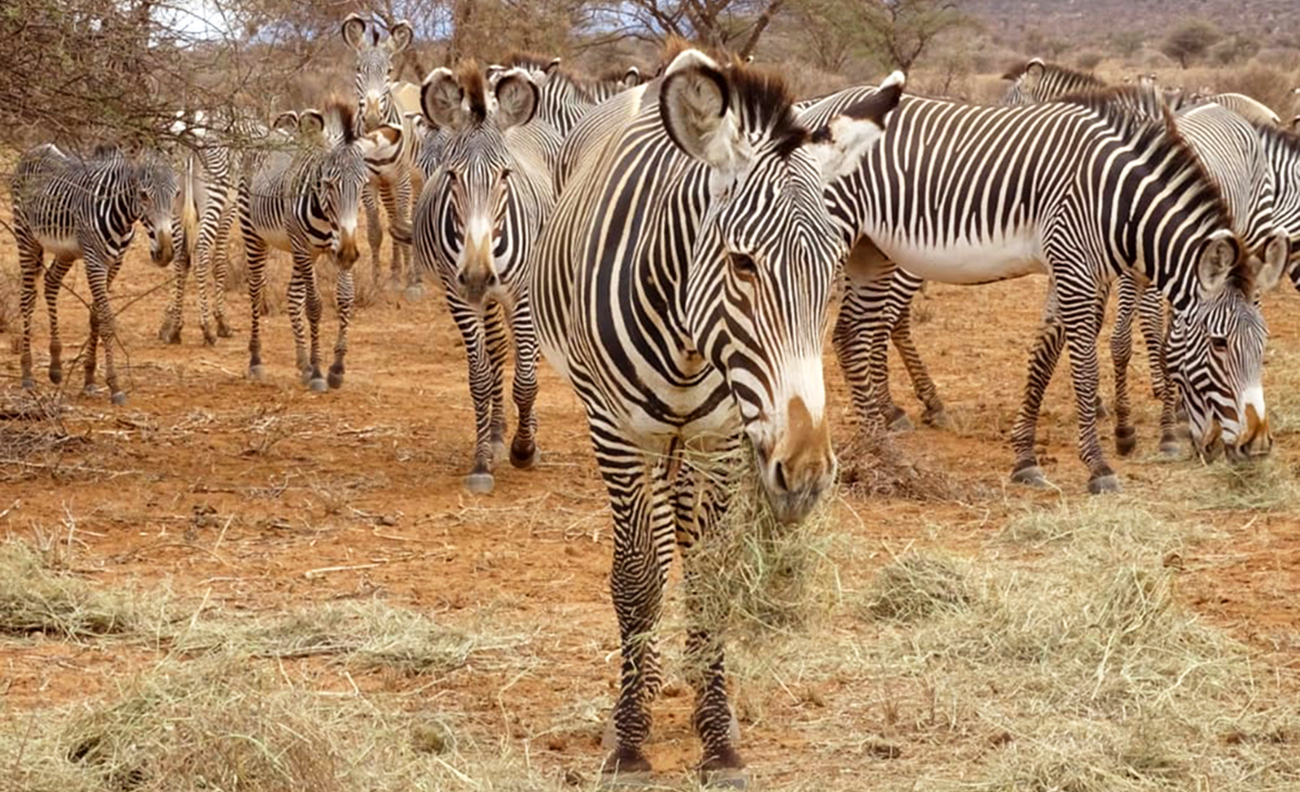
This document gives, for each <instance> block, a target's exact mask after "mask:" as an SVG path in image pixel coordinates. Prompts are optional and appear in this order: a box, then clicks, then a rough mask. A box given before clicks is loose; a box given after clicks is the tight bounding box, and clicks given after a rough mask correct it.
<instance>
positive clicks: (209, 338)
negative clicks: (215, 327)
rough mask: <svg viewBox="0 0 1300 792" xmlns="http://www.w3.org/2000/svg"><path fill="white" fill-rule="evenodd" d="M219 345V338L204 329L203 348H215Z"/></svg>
mask: <svg viewBox="0 0 1300 792" xmlns="http://www.w3.org/2000/svg"><path fill="white" fill-rule="evenodd" d="M216 345H217V336H216V334H215V333H213V332H212V331H211V330H209V329H207V328H206V327H205V328H203V346H206V347H214V346H216Z"/></svg>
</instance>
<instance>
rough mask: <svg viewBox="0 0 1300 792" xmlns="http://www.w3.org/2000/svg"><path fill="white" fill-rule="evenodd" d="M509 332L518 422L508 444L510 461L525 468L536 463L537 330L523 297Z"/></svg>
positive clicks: (512, 393)
mask: <svg viewBox="0 0 1300 792" xmlns="http://www.w3.org/2000/svg"><path fill="white" fill-rule="evenodd" d="M510 331H511V335H513V336H514V340H515V380H514V382H513V383H512V384H511V387H510V395H511V396H512V397H514V400H515V409H516V410H518V412H519V423H518V424H517V425H516V427H515V437H514V440H513V441H512V442H511V443H510V464H512V465H514V466H515V467H517V468H522V469H527V468H531V467H532V466H533V465H535V464H537V413H536V411H535V410H534V409H533V407H534V405H535V403H536V401H537V354H538V352H537V331H536V329H535V328H534V327H533V312H532V308H531V306H530V305H529V303H528V301H527V299H524V300H520V301H519V302H518V303H516V304H515V307H514V311H512V313H511V321H510Z"/></svg>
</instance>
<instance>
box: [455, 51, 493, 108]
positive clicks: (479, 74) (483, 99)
mask: <svg viewBox="0 0 1300 792" xmlns="http://www.w3.org/2000/svg"><path fill="white" fill-rule="evenodd" d="M456 82H457V83H458V84H459V85H460V88H461V90H462V91H464V92H465V103H466V104H467V105H468V106H469V112H470V114H471V115H472V116H473V117H474V121H475V122H476V123H482V122H483V120H484V119H486V118H487V80H486V79H485V78H484V76H483V69H482V68H481V67H480V66H479V63H478V61H476V60H474V59H473V58H467V59H466V60H463V61H461V62H460V65H459V66H457V67H456Z"/></svg>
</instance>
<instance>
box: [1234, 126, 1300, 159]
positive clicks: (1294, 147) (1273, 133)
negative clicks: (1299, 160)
mask: <svg viewBox="0 0 1300 792" xmlns="http://www.w3.org/2000/svg"><path fill="white" fill-rule="evenodd" d="M1246 122H1247V123H1248V124H1250V125H1251V126H1252V127H1254V128H1255V132H1256V133H1258V134H1259V135H1261V136H1263V137H1264V138H1266V139H1268V140H1270V141H1272V140H1275V141H1277V142H1279V143H1281V144H1282V145H1284V146H1286V147H1287V150H1288V151H1294V152H1296V153H1300V132H1293V131H1292V130H1290V129H1286V128H1284V127H1279V126H1274V125H1273V124H1266V123H1264V122H1262V121H1256V120H1254V119H1251V118H1247V119H1246Z"/></svg>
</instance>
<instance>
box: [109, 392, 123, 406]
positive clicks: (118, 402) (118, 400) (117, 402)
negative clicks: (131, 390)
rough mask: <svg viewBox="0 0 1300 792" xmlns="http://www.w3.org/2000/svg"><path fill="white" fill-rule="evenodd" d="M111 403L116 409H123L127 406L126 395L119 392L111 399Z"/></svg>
mask: <svg viewBox="0 0 1300 792" xmlns="http://www.w3.org/2000/svg"><path fill="white" fill-rule="evenodd" d="M109 401H111V402H113V406H114V407H121V406H122V405H124V404H126V394H125V393H123V392H122V391H118V392H117V393H114V394H113V395H112V396H110V397H109Z"/></svg>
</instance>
